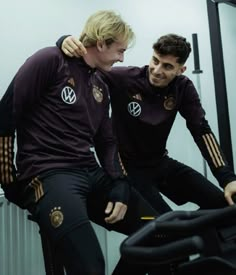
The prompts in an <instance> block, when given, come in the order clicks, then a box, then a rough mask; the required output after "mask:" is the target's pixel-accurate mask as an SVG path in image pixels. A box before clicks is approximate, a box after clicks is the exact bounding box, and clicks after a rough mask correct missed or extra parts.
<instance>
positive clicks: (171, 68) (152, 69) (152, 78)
mask: <svg viewBox="0 0 236 275" xmlns="http://www.w3.org/2000/svg"><path fill="white" fill-rule="evenodd" d="M185 70H186V67H185V66H183V65H181V64H179V63H178V62H177V57H175V56H173V55H159V54H158V53H157V52H155V51H154V52H153V56H152V59H151V61H150V64H149V68H148V72H149V82H150V83H151V84H152V85H153V86H155V87H159V88H164V87H166V86H168V84H169V83H170V82H171V81H172V80H173V79H174V78H175V77H176V76H177V75H180V74H182V73H183V72H184V71H185Z"/></svg>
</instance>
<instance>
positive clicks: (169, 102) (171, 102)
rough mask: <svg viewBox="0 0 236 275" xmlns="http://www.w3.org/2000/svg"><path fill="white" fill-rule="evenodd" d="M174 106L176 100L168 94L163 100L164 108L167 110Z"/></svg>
mask: <svg viewBox="0 0 236 275" xmlns="http://www.w3.org/2000/svg"><path fill="white" fill-rule="evenodd" d="M175 106H176V100H175V98H174V97H173V96H169V97H167V98H166V99H165V101H164V108H165V109H166V110H168V111H170V110H173V109H174V108H175Z"/></svg>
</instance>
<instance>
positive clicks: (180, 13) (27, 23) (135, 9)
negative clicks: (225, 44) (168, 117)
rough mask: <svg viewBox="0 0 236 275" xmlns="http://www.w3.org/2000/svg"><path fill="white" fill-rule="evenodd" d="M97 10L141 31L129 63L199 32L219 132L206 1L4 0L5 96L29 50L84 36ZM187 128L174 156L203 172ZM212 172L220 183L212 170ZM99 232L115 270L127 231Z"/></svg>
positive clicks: (208, 98)
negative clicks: (169, 36)
mask: <svg viewBox="0 0 236 275" xmlns="http://www.w3.org/2000/svg"><path fill="white" fill-rule="evenodd" d="M98 9H114V10H116V11H118V12H120V13H121V15H122V16H123V18H124V19H125V20H126V21H128V22H129V23H130V24H131V26H132V27H133V29H134V31H135V33H136V36H137V39H136V45H135V46H134V47H133V48H132V49H129V50H128V51H127V53H126V57H125V62H124V65H140V66H141V65H144V64H147V63H148V62H149V59H150V58H151V53H152V44H153V42H154V41H155V40H156V39H157V38H158V37H159V36H160V35H162V34H166V33H169V32H175V33H178V34H180V35H183V36H185V37H187V39H188V40H189V41H190V42H192V41H191V39H192V33H197V34H198V42H199V52H200V63H201V69H202V70H203V74H201V75H200V84H201V97H202V102H203V105H204V107H205V110H206V111H207V113H208V116H207V118H208V120H209V122H210V124H211V127H212V129H213V131H214V132H215V134H216V136H217V135H218V128H217V117H216V108H215V96H214V83H213V73H212V63H211V52H210V41H209V31H208V19H207V9H206V0H178V1H177V0H165V1H163V0H148V1H147V0H146V1H143V0H129V1H127V0H119V1H116V0H109V1H107V0H99V1H96V0H93V1H92V0H86V1H82V0H77V1H75V0H50V1H49V0H40V1H36V0H21V1H18V0H8V1H4V2H3V0H1V9H0V37H1V43H0V96H1V95H2V94H3V93H4V91H5V89H6V88H7V86H8V84H9V83H10V81H11V79H12V77H13V76H14V74H15V72H16V71H17V69H18V68H19V66H20V65H21V64H22V63H23V62H24V60H25V59H26V58H27V57H28V56H29V55H31V54H32V53H33V52H34V51H36V50H38V49H39V48H41V47H44V46H49V45H54V44H55V41H56V40H57V39H58V38H59V37H60V36H61V35H63V34H73V35H79V34H80V31H81V29H82V27H83V25H84V23H85V20H86V18H87V17H88V16H89V15H90V14H91V13H93V12H94V11H96V10H98ZM234 33H235V32H234ZM187 67H188V70H187V73H186V74H187V75H188V76H189V77H190V78H191V79H192V80H193V81H194V82H195V83H196V80H197V78H196V75H193V74H192V70H193V69H194V66H193V54H191V56H190V58H189V60H188V62H187ZM184 129H185V122H184V121H183V120H182V118H180V117H178V119H177V121H176V124H175V126H174V129H173V131H172V133H171V137H170V140H169V143H168V149H169V152H170V155H172V156H173V157H176V158H177V159H179V160H180V161H183V162H185V163H186V164H188V165H190V166H193V167H195V168H196V169H197V170H198V171H200V172H202V171H203V162H202V158H201V156H200V153H199V152H198V150H197V148H196V146H195V144H194V143H193V140H192V138H191V136H190V134H189V133H188V131H187V130H184ZM208 177H209V178H211V179H212V180H213V182H214V183H215V180H214V179H213V177H212V175H211V173H210V172H209V171H208ZM185 207H190V205H187V206H185ZM99 235H100V236H101V238H103V239H104V243H106V246H107V250H106V254H107V255H109V262H108V273H110V272H111V270H112V269H113V267H114V265H115V263H116V261H117V258H118V246H119V242H120V240H122V239H123V238H124V236H123V235H119V234H116V233H109V234H107V235H106V237H103V232H102V233H101V234H99ZM103 239H102V240H103ZM0 242H1V241H0ZM9 258H10V257H9Z"/></svg>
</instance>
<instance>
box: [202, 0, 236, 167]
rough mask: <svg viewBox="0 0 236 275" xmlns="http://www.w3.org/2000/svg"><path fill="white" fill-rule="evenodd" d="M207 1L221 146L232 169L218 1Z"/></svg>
mask: <svg viewBox="0 0 236 275" xmlns="http://www.w3.org/2000/svg"><path fill="white" fill-rule="evenodd" d="M206 1H207V12H208V21H209V30H210V41H211V52H212V64H213V73H214V82H215V96H216V107H217V116H218V127H219V139H220V145H221V148H222V150H223V152H224V154H225V156H226V159H227V161H228V163H229V165H230V167H231V169H232V170H234V163H233V153H232V141H231V131H230V120H229V109H228V100H227V90H226V81H225V70H224V59H223V50H222V41H221V32H220V19H219V10H218V3H216V1H212V0H206ZM225 2H226V1H225Z"/></svg>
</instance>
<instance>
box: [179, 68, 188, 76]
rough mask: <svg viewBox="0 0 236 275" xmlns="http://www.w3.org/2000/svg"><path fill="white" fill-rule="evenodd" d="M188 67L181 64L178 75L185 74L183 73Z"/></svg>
mask: <svg viewBox="0 0 236 275" xmlns="http://www.w3.org/2000/svg"><path fill="white" fill-rule="evenodd" d="M186 69H187V67H186V66H181V67H180V68H179V71H178V75H181V74H183V73H184V72H185V71H186Z"/></svg>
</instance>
